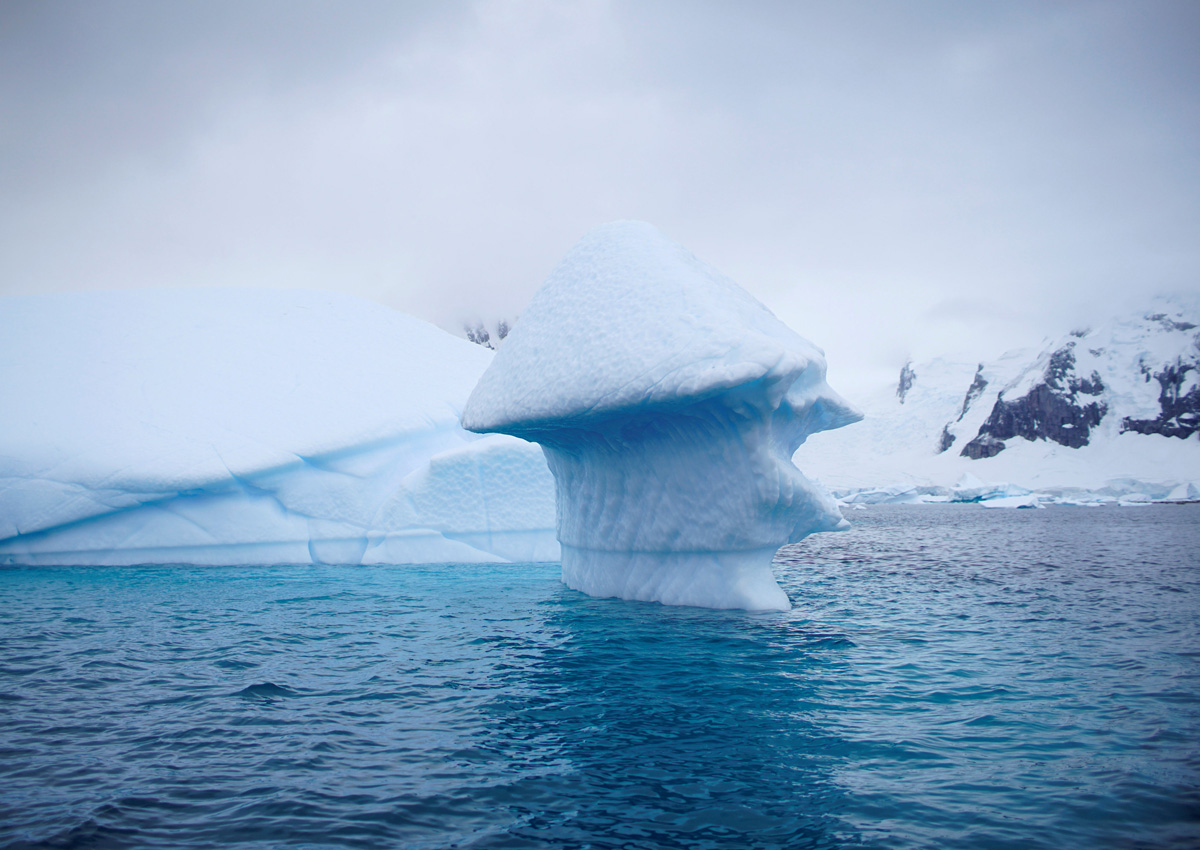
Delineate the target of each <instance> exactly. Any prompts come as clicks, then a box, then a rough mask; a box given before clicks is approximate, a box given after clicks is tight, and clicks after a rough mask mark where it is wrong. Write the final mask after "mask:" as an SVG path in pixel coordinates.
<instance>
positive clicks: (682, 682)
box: [0, 505, 1200, 849]
mask: <svg viewBox="0 0 1200 850" xmlns="http://www.w3.org/2000/svg"><path fill="white" fill-rule="evenodd" d="M848 513H849V516H850V518H851V520H852V521H853V522H854V523H855V528H854V529H853V530H852V531H849V532H846V533H844V534H837V535H834V534H827V535H819V536H816V537H814V538H810V540H808V541H805V542H804V543H802V544H800V545H798V546H795V547H789V548H788V549H786V550H784V552H783V553H781V555H780V557H779V558H778V559H777V564H776V567H777V572H778V574H779V576H780V579H781V583H782V584H783V586H784V589H785V590H786V591H787V592H788V594H789V595H790V596H791V598H792V600H793V601H794V603H795V609H794V610H793V611H791V612H789V613H786V614H777V613H776V614H747V613H744V612H721V611H706V610H697V609H683V608H666V607H663V606H660V605H654V604H646V603H630V602H622V601H618V600H597V599H591V598H588V597H586V596H583V595H581V594H578V593H575V592H573V591H570V590H567V589H565V588H563V587H562V585H561V584H560V583H559V582H558V581H557V568H556V567H555V566H554V565H529V564H515V565H502V566H446V567H437V568H424V567H420V568H414V567H392V568H375V567H371V568H362V567H311V568H310V567H304V568H299V567H270V566H262V567H249V568H238V569H227V568H195V567H183V566H171V567H141V568H36V569H35V568H29V569H26V568H5V569H2V570H0V594H2V607H0V846H5V847H13V848H15V847H51V848H60V847H61V848H67V847H80V848H83V847H88V848H120V847H145V848H151V847H153V848H159V847H186V848H218V847H219V848H226V847H262V848H267V847H271V848H274V847H313V848H317V847H321V848H324V847H362V848H449V847H459V848H549V847H564V848H567V847H580V848H583V847H588V848H609V847H611V848H618V847H620V848H625V847H630V848H676V847H678V848H684V847H687V848H691V847H696V848H710V847H711V848H716V847H730V848H760V847H761V848H767V847H779V848H806V847H822V848H837V847H848V848H849V847H869V848H918V847H960V848H1056V849H1057V848H1067V847H1070V848H1075V847H1080V848H1126V847H1142V848H1160V847H1162V848H1166V847H1179V848H1184V847H1196V846H1200V740H1198V738H1200V629H1198V628H1197V626H1198V625H1200V623H1198V622H1197V621H1198V619H1200V506H1197V505H1189V506H1155V507H1145V508H1115V507H1106V508H1095V509H1088V508H1066V507H1062V508H1054V509H1049V510H1045V511H1003V510H1001V511H989V510H984V509H980V508H978V507H973V506H950V505H947V506H912V507H884V506H879V507H873V508H870V509H868V510H863V511H850V512H848Z"/></svg>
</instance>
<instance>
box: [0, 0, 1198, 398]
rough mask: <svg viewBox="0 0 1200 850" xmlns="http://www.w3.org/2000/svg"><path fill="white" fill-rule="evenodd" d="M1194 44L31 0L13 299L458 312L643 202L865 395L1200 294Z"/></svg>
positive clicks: (529, 7) (17, 166)
mask: <svg viewBox="0 0 1200 850" xmlns="http://www.w3.org/2000/svg"><path fill="white" fill-rule="evenodd" d="M1197 35H1200V5H1197V4H1195V3H1192V2H1188V0H1184V2H1154V0H1150V2H1139V3H1136V4H1135V3H1128V2H1123V3H1117V2H1063V3H1045V2H1030V3H1021V2H1010V3H1003V4H963V3H958V2H925V3H920V4H897V3H891V2H856V3H845V2H829V3H823V2H818V3H787V2H782V3H767V2H763V3H744V4H732V3H701V2H682V0H680V2H577V3H570V4H566V3H553V2H503V3H502V2H480V3H468V2H462V3H432V2H430V3H406V4H397V3H387V2H380V3H371V2H346V3H315V2H206V3H198V2H197V3H169V4H164V3H158V2H113V1H112V0H107V1H106V0H100V1H99V2H95V0H93V2H75V3H73V2H56V3H52V4H51V3H41V2H34V0H8V2H6V3H5V4H3V5H0V162H2V163H3V168H2V169H0V294H5V295H14V294H25V293H34V292H43V291H56V290H71V289H83V288H123V287H180V286H188V287H194V286H204V287H207V286H269V287H293V286H297V287H311V288H321V289H337V290H342V291H346V292H351V293H355V294H358V295H361V296H364V297H367V298H370V299H374V300H377V301H380V302H383V303H385V304H388V305H390V306H393V307H396V308H398V309H401V310H405V311H407V312H411V313H413V314H415V315H418V316H420V317H422V318H426V319H429V320H431V321H434V322H437V323H439V324H441V325H442V326H444V327H447V328H457V327H458V326H460V325H461V323H462V322H463V321H464V320H471V319H488V320H495V319H498V318H511V317H514V316H517V315H518V314H519V313H520V311H521V309H522V308H523V306H524V304H525V303H526V302H527V301H528V299H529V297H530V296H531V295H532V293H533V292H534V291H535V290H536V288H537V287H538V285H539V284H540V283H541V281H542V280H543V279H544V278H545V277H546V275H547V274H548V273H549V272H550V270H551V269H552V268H553V266H554V264H555V262H556V261H557V260H558V258H559V257H560V256H561V255H562V254H563V253H564V252H565V251H566V250H567V249H568V248H569V247H570V246H571V244H572V243H573V242H574V241H575V240H576V239H578V238H579V237H580V236H581V235H582V234H583V233H584V232H585V231H587V230H588V229H589V228H590V227H592V226H594V225H596V224H600V223H602V222H605V221H609V220H613V219H620V218H639V219H645V220H647V221H650V222H653V223H654V224H655V225H657V226H658V227H659V228H660V229H662V230H663V231H664V232H665V233H666V234H667V235H668V236H670V237H671V238H673V239H675V240H676V241H679V242H681V243H683V244H684V245H685V246H687V247H688V248H690V249H691V250H692V251H693V252H694V253H696V254H697V255H699V256H700V257H701V258H703V259H705V260H707V261H708V262H710V263H711V264H713V265H715V266H716V267H717V268H719V269H721V270H722V271H724V272H726V273H727V274H729V275H730V276H731V277H733V278H734V279H735V280H737V281H738V282H739V283H741V284H742V285H743V286H744V287H746V288H747V289H748V290H750V291H751V292H753V293H754V294H755V295H756V296H758V297H759V298H760V299H761V300H762V301H764V303H766V304H767V305H768V306H769V307H771V309H772V310H774V311H775V312H776V313H777V314H778V315H779V316H780V318H782V319H783V320H784V321H786V322H787V323H788V324H790V325H791V326H792V327H794V328H795V329H796V330H798V331H799V332H800V333H802V334H804V335H805V336H808V337H809V338H811V339H812V340H813V341H814V342H816V343H817V344H819V345H821V346H822V347H824V348H825V349H826V350H827V352H828V354H829V357H830V361H831V379H832V380H833V381H834V383H835V385H838V386H844V387H848V388H849V389H850V390H851V391H853V390H855V389H858V388H863V387H866V386H868V385H869V384H871V383H873V382H875V381H881V380H885V379H887V376H889V375H893V374H894V373H895V371H896V370H897V369H898V368H899V366H900V365H901V364H902V363H903V362H904V360H905V359H906V358H908V357H910V356H911V357H917V358H921V357H926V356H930V355H932V354H935V353H939V352H944V351H953V352H961V353H963V354H964V356H969V357H980V358H982V357H991V356H995V355H996V354H998V353H1000V351H1002V350H1004V349H1006V348H1009V347H1013V346H1015V345H1024V344H1031V343H1036V342H1037V341H1038V340H1039V339H1040V338H1041V337H1042V336H1044V335H1046V334H1057V333H1060V332H1064V331H1066V330H1069V329H1070V328H1071V327H1074V326H1077V325H1079V324H1085V323H1089V322H1094V321H1099V320H1101V319H1102V318H1103V317H1104V315H1105V314H1106V313H1109V312H1112V311H1116V310H1120V309H1128V308H1136V307H1137V306H1138V305H1139V304H1141V303H1144V302H1145V300H1146V298H1148V296H1149V295H1150V294H1152V293H1155V292H1161V291H1185V292H1196V291H1198V290H1200V274H1198V273H1197V272H1198V269H1200V239H1197V234H1198V233H1200V141H1198V140H1200V126H1198V125H1200V51H1197V50H1196V49H1195V42H1196V37H1197ZM0 309H2V306H0ZM581 330H582V332H586V329H581Z"/></svg>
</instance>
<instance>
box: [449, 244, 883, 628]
mask: <svg viewBox="0 0 1200 850" xmlns="http://www.w3.org/2000/svg"><path fill="white" fill-rule="evenodd" d="M825 368H826V367H825V358H824V354H823V353H822V352H821V350H820V349H818V348H817V347H815V346H814V345H812V344H811V343H809V342H808V341H807V340H805V339H803V338H801V337H800V336H798V335H797V334H796V333H795V332H793V331H792V330H791V329H789V328H788V327H787V326H785V325H784V324H783V323H782V322H780V321H779V320H778V319H777V318H776V317H775V316H774V315H773V314H772V313H771V312H770V311H769V310H768V309H767V308H766V307H764V306H763V305H762V304H761V303H759V302H758V301H757V300H755V299H754V298H753V297H752V296H750V295H749V294H748V293H746V292H745V291H744V290H742V289H741V288H740V287H739V286H738V285H737V284H735V283H734V282H733V281H731V280H729V279H728V278H726V277H724V276H722V275H720V274H719V273H717V272H716V271H714V270H713V269H711V268H709V267H708V266H706V265H705V264H704V263H702V262H701V261H700V260H698V259H697V258H696V257H694V256H693V255H692V254H690V253H689V252H688V251H686V250H685V249H683V248H682V247H681V246H679V245H676V244H675V243H673V242H671V241H670V240H668V239H666V238H665V237H664V236H663V235H662V234H661V233H659V232H658V231H657V230H656V229H655V228H653V227H652V226H651V225H649V224H645V223H643V222H633V221H624V222H616V223H613V224H607V225H603V226H601V227H598V228H596V229H595V230H593V231H591V232H590V233H588V234H587V235H586V236H585V237H584V238H583V239H582V240H581V241H580V242H579V243H578V244H577V245H576V246H575V247H574V248H572V249H571V250H570V251H569V252H568V253H567V255H566V257H565V258H564V259H563V260H562V261H561V262H560V263H559V265H558V266H557V267H556V268H555V270H554V271H553V272H552V273H551V275H550V277H549V278H548V279H547V281H546V282H545V284H544V285H543V286H542V287H541V289H540V290H539V291H538V292H537V294H536V295H535V296H534V298H533V300H532V302H531V303H530V304H529V306H528V307H527V309H526V310H525V312H524V313H523V314H522V316H521V318H520V320H519V321H518V322H517V323H516V325H515V327H514V328H513V329H512V331H511V332H510V333H509V335H508V338H507V339H506V341H505V344H504V345H503V346H502V347H501V348H500V349H499V351H498V352H497V353H496V356H495V359H494V360H493V361H492V363H491V364H490V365H489V366H488V368H487V370H486V371H485V372H484V373H483V376H482V377H481V378H480V379H479V383H478V384H477V385H476V387H475V389H474V390H473V391H472V393H471V395H470V398H469V399H468V401H467V404H466V407H465V408H464V410H463V425H464V427H466V428H467V429H469V430H472V431H477V432H483V433H502V434H509V435H512V436H515V437H519V438H522V439H525V440H530V441H534V442H537V443H540V444H541V446H542V450H543V451H544V452H545V456H546V461H547V463H548V465H549V468H550V471H551V473H553V475H554V483H555V498H556V505H557V535H558V540H559V543H560V544H561V547H562V578H563V582H564V583H565V584H566V585H567V586H568V587H571V588H574V589H576V590H581V591H583V592H585V593H588V594H590V595H593V596H601V597H614V596H615V597H621V598H625V599H636V600H645V601H655V602H661V603H664V604H669V605H694V606H702V607H710V608H745V609H751V610H786V609H788V608H790V602H789V601H788V598H787V596H786V594H784V592H783V590H782V589H781V588H780V587H779V585H778V584H777V583H776V581H775V578H774V576H773V574H772V572H771V560H772V557H773V555H774V553H775V551H776V550H777V549H778V548H779V547H780V546H782V545H784V544H787V543H794V542H797V541H799V540H801V539H802V538H804V537H805V536H807V535H808V534H811V533H813V532H817V531H832V530H838V529H842V528H846V527H848V524H847V523H846V521H845V520H844V519H843V518H842V515H841V513H840V512H839V510H838V507H837V503H836V502H835V500H834V499H833V497H832V496H831V495H830V494H829V493H828V492H827V491H826V490H825V489H824V488H823V487H821V486H820V485H819V484H817V483H815V482H813V481H809V480H808V479H807V478H805V476H804V475H803V474H801V472H800V471H799V470H798V469H797V468H796V467H795V466H794V465H793V464H792V462H791V457H792V455H793V453H794V452H795V451H796V449H797V448H798V447H799V445H800V444H801V443H803V442H804V440H805V438H806V437H807V436H808V435H809V434H811V433H813V432H815V431H820V430H824V429H830V428H837V427H840V426H842V425H846V424H848V423H850V422H854V421H856V420H857V419H859V418H860V414H859V413H858V412H857V411H856V410H854V409H853V408H852V407H851V406H850V405H849V404H847V403H846V402H845V401H843V400H842V399H841V398H840V397H839V396H838V395H837V394H836V393H834V392H833V390H832V389H830V387H829V386H828V384H827V383H826V381H825Z"/></svg>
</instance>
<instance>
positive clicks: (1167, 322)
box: [1146, 313, 1196, 331]
mask: <svg viewBox="0 0 1200 850" xmlns="http://www.w3.org/2000/svg"><path fill="white" fill-rule="evenodd" d="M1146 318H1147V319H1149V320H1150V321H1152V322H1158V323H1159V324H1160V325H1162V326H1163V327H1164V328H1166V329H1167V330H1169V331H1190V330H1191V329H1192V328H1194V327H1196V325H1195V324H1193V323H1192V322H1177V321H1175V320H1174V319H1172V318H1170V317H1168V316H1167V315H1166V314H1165V313H1147V314H1146Z"/></svg>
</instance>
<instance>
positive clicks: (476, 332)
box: [463, 324, 507, 348]
mask: <svg viewBox="0 0 1200 850" xmlns="http://www.w3.org/2000/svg"><path fill="white" fill-rule="evenodd" d="M463 330H464V331H466V333H467V339H469V340H470V341H471V342H473V343H475V344H476V345H482V346H483V347H484V348H491V347H492V335H491V334H489V333H488V332H487V328H485V327H484V326H483V325H482V324H479V325H475V326H474V327H472V326H471V325H463ZM506 330H507V329H506ZM500 338H501V339H504V337H503V336H501V337H500Z"/></svg>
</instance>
